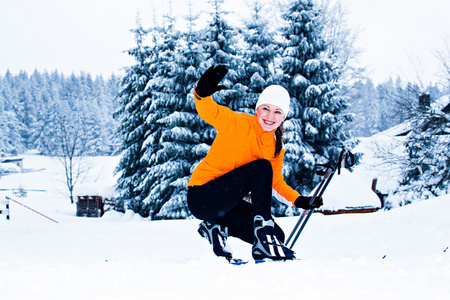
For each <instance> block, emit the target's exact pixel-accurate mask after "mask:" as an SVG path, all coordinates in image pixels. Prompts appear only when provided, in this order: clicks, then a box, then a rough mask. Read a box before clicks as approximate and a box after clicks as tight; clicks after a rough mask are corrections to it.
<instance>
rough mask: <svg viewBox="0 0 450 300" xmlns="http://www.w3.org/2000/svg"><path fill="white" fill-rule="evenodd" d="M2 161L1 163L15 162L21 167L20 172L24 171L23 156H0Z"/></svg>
mask: <svg viewBox="0 0 450 300" xmlns="http://www.w3.org/2000/svg"><path fill="white" fill-rule="evenodd" d="M0 163H1V164H8V163H9V164H11V163H12V164H15V165H16V166H17V167H19V170H20V173H23V157H19V156H9V157H7V156H2V157H0Z"/></svg>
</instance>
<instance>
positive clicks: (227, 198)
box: [187, 159, 284, 244]
mask: <svg viewBox="0 0 450 300" xmlns="http://www.w3.org/2000/svg"><path fill="white" fill-rule="evenodd" d="M272 179H273V171H272V165H271V164H270V162H269V161H268V160H265V159H258V160H255V161H252V162H250V163H248V164H246V165H243V166H241V167H239V168H236V169H234V170H232V171H230V172H228V173H226V174H224V175H222V176H221V177H218V178H216V179H214V180H211V181H210V182H207V183H205V184H204V185H201V186H192V187H189V189H188V193H187V202H188V206H189V209H190V211H191V213H192V214H193V215H194V216H195V217H196V218H198V219H201V220H205V221H209V222H212V223H215V224H221V225H224V226H227V227H228V234H229V235H230V236H234V237H237V238H240V239H241V240H243V241H246V242H248V243H251V244H252V243H253V218H254V216H255V215H262V216H265V217H267V216H270V210H271V203H272ZM249 192H251V197H252V203H249V202H247V201H245V200H243V198H244V197H245V196H246V195H248V193H249ZM275 234H276V236H277V238H278V240H279V241H281V242H284V232H283V230H282V229H281V228H280V227H279V226H278V225H277V224H275Z"/></svg>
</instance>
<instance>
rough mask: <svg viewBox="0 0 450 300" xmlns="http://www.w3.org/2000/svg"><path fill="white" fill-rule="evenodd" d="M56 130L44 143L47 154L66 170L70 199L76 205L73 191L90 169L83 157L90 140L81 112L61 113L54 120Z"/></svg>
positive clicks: (54, 129)
mask: <svg viewBox="0 0 450 300" xmlns="http://www.w3.org/2000/svg"><path fill="white" fill-rule="evenodd" d="M53 123H54V126H55V127H54V128H52V129H51V130H52V132H51V134H49V133H47V134H48V136H49V138H48V139H47V140H45V141H44V142H43V146H44V148H45V149H46V152H47V153H48V154H49V155H51V156H53V157H55V158H56V159H57V160H58V161H59V163H60V164H61V165H62V167H63V168H64V175H65V184H66V187H67V189H68V192H69V199H70V202H71V203H74V195H73V191H74V188H75V185H76V184H77V183H78V182H79V180H80V179H81V177H82V175H83V174H85V173H86V171H87V169H88V167H87V164H86V161H85V159H84V158H83V156H84V155H85V154H86V152H87V151H88V147H89V138H88V134H87V130H86V126H85V124H84V122H83V119H82V117H81V116H80V115H79V112H75V111H72V112H71V114H68V113H61V114H58V115H57V116H56V117H55V118H54V119H53Z"/></svg>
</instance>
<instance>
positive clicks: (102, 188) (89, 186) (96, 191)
mask: <svg viewBox="0 0 450 300" xmlns="http://www.w3.org/2000/svg"><path fill="white" fill-rule="evenodd" d="M74 195H76V196H102V197H103V198H109V199H111V198H115V197H116V192H115V190H114V185H113V184H105V183H97V182H94V183H80V184H78V185H76V186H75V188H74Z"/></svg>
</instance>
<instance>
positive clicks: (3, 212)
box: [0, 199, 9, 220]
mask: <svg viewBox="0 0 450 300" xmlns="http://www.w3.org/2000/svg"><path fill="white" fill-rule="evenodd" d="M0 205H2V206H3V205H5V209H3V207H0V215H6V220H9V200H8V199H0Z"/></svg>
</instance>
